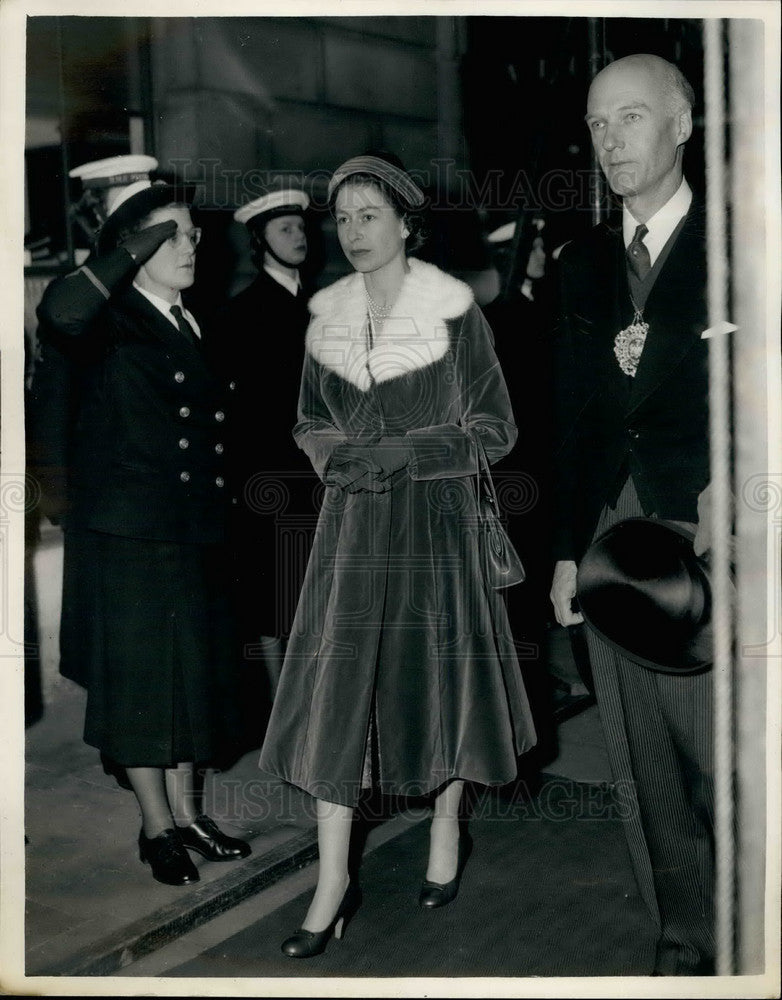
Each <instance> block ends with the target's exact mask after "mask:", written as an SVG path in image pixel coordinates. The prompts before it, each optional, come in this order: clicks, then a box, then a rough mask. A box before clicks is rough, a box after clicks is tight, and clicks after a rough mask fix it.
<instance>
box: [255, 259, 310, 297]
mask: <svg viewBox="0 0 782 1000" xmlns="http://www.w3.org/2000/svg"><path fill="white" fill-rule="evenodd" d="M263 269H264V271H265V272H266V273H267V274H268V275H269V277H270V278H274V280H275V281H276V282H277V283H278V284H280V285H282V287H283V288H286V289H287V290H288V291H289V292H290V293H291V295H292V296H293V297H294V298H295V297H296V293H297V292H298V290H299V289H300V288H301V278H300V277H299V272H298V271H297V272H296V277H295V278H292V277H291V276H290V275H289V274H286V273H285V272H284V271H279V270H278V269H277V268H276V267H270V266H269V265H268V264H264V265H263Z"/></svg>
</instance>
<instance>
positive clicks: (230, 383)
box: [228, 382, 236, 392]
mask: <svg viewBox="0 0 782 1000" xmlns="http://www.w3.org/2000/svg"><path fill="white" fill-rule="evenodd" d="M228 388H229V389H230V390H231V392H233V390H234V389H235V388H236V382H229V383H228Z"/></svg>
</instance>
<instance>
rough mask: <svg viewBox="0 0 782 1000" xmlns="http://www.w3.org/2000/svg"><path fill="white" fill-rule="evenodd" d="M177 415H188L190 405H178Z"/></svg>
mask: <svg viewBox="0 0 782 1000" xmlns="http://www.w3.org/2000/svg"><path fill="white" fill-rule="evenodd" d="M179 416H180V417H189V416H190V407H189V406H180V407H179Z"/></svg>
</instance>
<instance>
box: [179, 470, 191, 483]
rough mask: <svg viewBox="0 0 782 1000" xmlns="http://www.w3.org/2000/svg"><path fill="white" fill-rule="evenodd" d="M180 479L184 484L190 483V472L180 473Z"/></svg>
mask: <svg viewBox="0 0 782 1000" xmlns="http://www.w3.org/2000/svg"><path fill="white" fill-rule="evenodd" d="M179 478H180V479H181V480H182V482H183V483H189V482H190V473H189V472H180V473H179Z"/></svg>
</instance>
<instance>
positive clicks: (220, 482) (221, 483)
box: [215, 476, 225, 486]
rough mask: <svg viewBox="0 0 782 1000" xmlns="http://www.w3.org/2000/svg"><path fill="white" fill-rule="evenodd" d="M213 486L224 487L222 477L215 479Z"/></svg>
mask: <svg viewBox="0 0 782 1000" xmlns="http://www.w3.org/2000/svg"><path fill="white" fill-rule="evenodd" d="M215 486H225V480H224V479H223V477H222V476H218V477H217V479H215Z"/></svg>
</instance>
